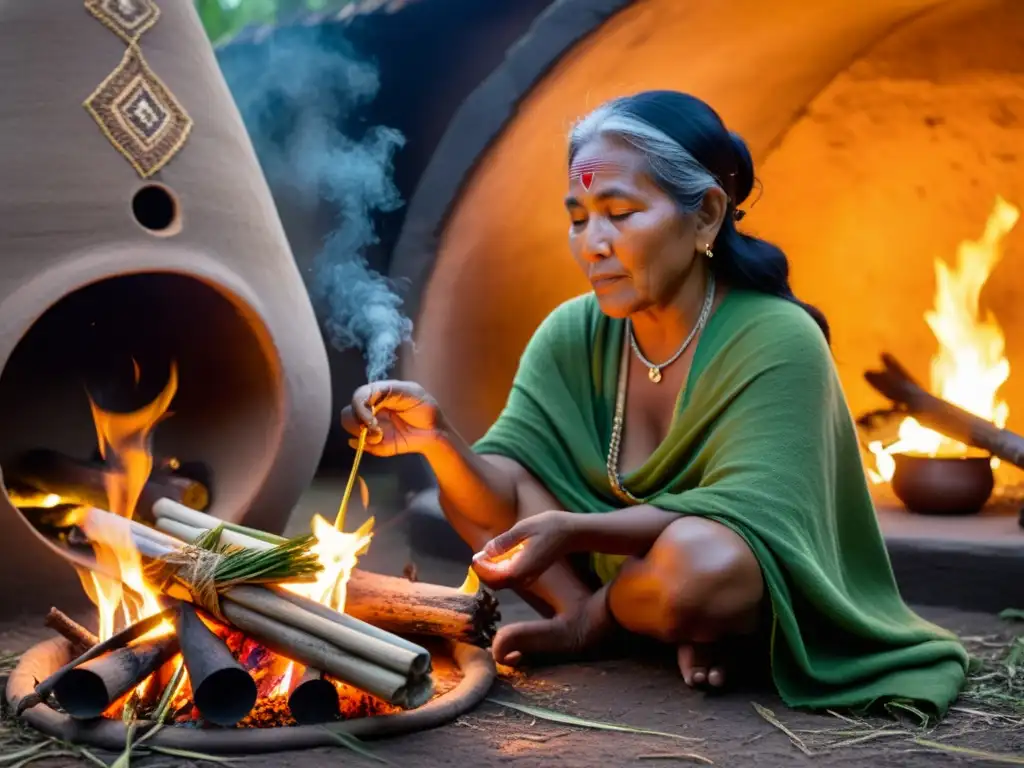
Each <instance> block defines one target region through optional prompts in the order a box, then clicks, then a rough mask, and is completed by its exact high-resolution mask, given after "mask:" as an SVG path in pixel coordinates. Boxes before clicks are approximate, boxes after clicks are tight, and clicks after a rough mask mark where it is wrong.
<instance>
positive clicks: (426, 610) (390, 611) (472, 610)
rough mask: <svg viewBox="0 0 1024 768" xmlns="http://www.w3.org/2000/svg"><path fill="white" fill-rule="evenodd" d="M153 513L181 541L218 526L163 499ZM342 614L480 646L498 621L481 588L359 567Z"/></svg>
mask: <svg viewBox="0 0 1024 768" xmlns="http://www.w3.org/2000/svg"><path fill="white" fill-rule="evenodd" d="M154 512H155V514H156V515H157V526H158V527H159V528H160V529H161V531H163V532H165V533H169V534H172V535H174V536H175V537H177V538H179V539H180V540H181V541H194V540H195V539H196V538H197V537H198V536H200V535H201V534H202V533H204V532H205V531H207V530H211V529H212V528H214V527H216V526H217V525H218V524H219V523H220V521H219V520H218V519H217V518H215V517H211V516H210V515H207V514H205V513H203V512H196V511H195V510H192V509H188V508H185V507H182V506H181V505H180V504H176V503H174V502H173V501H168V500H166V499H161V500H160V501H159V502H157V504H156V505H154ZM264 535H266V534H264ZM221 540H222V541H223V542H224V543H230V544H234V545H236V546H241V547H247V548H250V549H269V548H270V547H272V546H274V544H273V542H268V541H266V540H262V539H257V538H255V537H253V536H251V535H249V534H247V533H243V532H241V531H239V530H237V529H236V530H227V529H225V530H224V532H223V534H222V537H221ZM345 613H346V614H347V615H349V616H352V617H354V618H356V619H359V620H361V621H362V622H364V623H366V624H370V625H372V626H376V627H378V628H379V629H382V630H386V631H387V632H388V633H393V634H406V635H437V636H440V637H446V638H449V639H452V640H461V641H463V642H467V643H472V644H474V645H480V646H484V647H486V646H487V645H489V644H490V642H491V640H492V639H493V638H494V633H495V632H496V631H497V624H498V621H500V619H501V614H500V612H499V611H498V601H497V599H496V598H495V597H494V595H493V594H492V593H491V592H489V591H487V590H485V589H480V590H477V592H475V593H472V594H467V593H465V592H462V591H460V590H458V589H455V588H453V587H445V586H441V585H439V584H428V583H426V582H418V581H417V582H412V581H409V580H408V579H402V578H399V577H396V576H384V575H381V574H378V573H372V572H369V571H363V570H359V569H358V568H357V569H355V570H353V571H352V576H351V578H350V579H349V582H348V586H347V588H346V599H345Z"/></svg>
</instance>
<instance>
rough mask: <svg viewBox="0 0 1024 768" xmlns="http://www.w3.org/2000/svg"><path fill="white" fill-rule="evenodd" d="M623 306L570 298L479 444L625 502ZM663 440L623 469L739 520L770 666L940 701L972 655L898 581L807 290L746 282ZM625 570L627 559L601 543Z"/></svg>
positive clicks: (857, 693) (697, 360) (727, 308)
mask: <svg viewBox="0 0 1024 768" xmlns="http://www.w3.org/2000/svg"><path fill="white" fill-rule="evenodd" d="M624 331H625V323H624V322H623V321H621V320H612V319H609V318H607V317H606V316H605V315H603V314H602V313H601V311H600V310H599V308H598V305H597V302H596V300H595V298H594V297H593V296H592V295H590V294H588V295H585V296H581V297H578V298H575V299H572V300H570V301H568V302H566V303H565V304H563V305H561V306H560V307H558V308H557V309H556V310H555V311H554V312H553V313H552V314H551V315H549V316H548V318H547V319H546V320H545V321H544V322H543V323H542V324H541V326H540V328H538V330H537V332H536V333H535V334H534V336H533V338H532V339H531V340H530V342H529V344H528V345H527V348H526V350H525V352H524V353H523V356H522V359H521V361H520V365H519V370H518V373H517V374H516V378H515V382H514V384H513V387H512V391H511V393H510V395H509V399H508V403H507V405H506V407H505V409H504V410H503V411H502V413H501V415H500V417H499V418H498V420H497V422H496V423H495V424H494V425H493V426H492V427H491V429H490V430H489V431H488V432H487V434H486V435H485V436H484V437H483V438H482V439H481V440H480V441H479V442H478V443H477V444H476V445H475V446H474V449H475V450H476V451H477V452H478V453H481V454H497V455H502V456H506V457H508V458H511V459H514V460H515V461H517V462H518V463H519V464H521V465H522V466H523V467H525V468H526V469H527V470H529V471H530V472H531V473H532V474H533V475H534V477H536V478H537V479H538V480H539V481H540V482H541V483H542V484H543V485H544V486H545V487H546V488H547V489H548V490H549V491H550V492H551V493H552V494H553V495H554V496H555V498H557V499H558V501H559V503H560V504H561V505H562V506H563V508H564V509H566V510H569V511H572V512H586V513H600V512H605V511H608V510H611V509H616V508H618V507H620V506H621V502H619V501H617V499H616V497H615V495H614V494H613V493H612V490H611V487H610V484H609V481H608V476H607V471H606V466H605V460H606V458H607V450H608V445H609V439H610V437H611V429H612V412H613V409H614V404H615V393H616V387H617V379H618V372H619V362H620V360H621V351H622V344H623V342H624V338H623V336H624ZM678 403H679V407H678V411H677V412H676V413H675V415H674V418H673V421H672V425H671V428H670V430H669V433H668V436H667V437H666V438H665V441H664V442H663V443H662V444H661V445H659V446H658V448H657V449H656V450H655V451H654V453H653V454H651V456H650V457H649V458H648V460H647V461H646V462H645V463H644V464H643V465H642V466H641V467H640V468H639V469H637V470H636V471H635V472H633V473H631V474H628V475H626V476H625V477H624V478H623V480H624V485H625V487H626V488H628V489H629V490H630V491H631V492H632V493H633V494H634V495H636V496H638V497H641V498H644V499H645V501H646V502H647V503H649V504H652V505H654V506H656V507H659V508H661V509H665V510H668V511H671V512H678V513H679V514H680V515H700V516H702V517H705V518H708V519H711V520H715V521H716V522H718V523H721V524H722V525H725V526H727V527H728V528H730V529H732V530H733V531H735V532H736V533H737V534H739V535H740V536H741V537H743V539H744V540H745V541H746V542H747V544H748V545H749V546H750V548H751V550H752V551H753V553H754V554H755V556H756V557H757V559H758V561H759V562H760V565H761V569H762V572H763V574H764V580H765V584H766V586H767V589H768V592H769V594H770V596H771V604H772V626H771V628H770V629H771V665H772V677H773V679H774V682H775V685H776V687H777V688H778V691H779V693H780V695H781V696H782V698H783V700H784V701H785V702H786V703H787V704H788V705H790V706H793V707H808V708H814V709H824V708H851V709H861V708H867V707H869V706H872V705H877V704H884V703H886V702H890V701H901V702H908V703H913V704H914V705H915V706H917V707H918V708H920V709H922V710H923V711H925V712H927V713H928V714H930V715H932V716H934V717H941V716H942V715H944V714H945V712H946V711H947V709H948V708H949V706H950V705H951V704H952V703H953V701H954V700H955V699H956V697H957V695H958V694H959V692H960V689H961V688H962V686H963V684H964V679H965V673H966V670H967V662H968V655H967V653H966V651H965V650H964V648H963V646H962V645H961V644H960V643H959V642H958V641H957V639H956V638H955V637H954V636H953V635H952V634H950V633H949V632H947V631H945V630H943V629H941V628H939V627H937V626H935V625H934V624H931V623H929V622H927V621H925V620H923V619H922V618H920V617H918V616H917V615H916V614H914V613H913V612H912V611H911V610H910V609H909V608H908V607H907V605H906V604H905V603H904V602H903V600H902V598H901V597H900V594H899V591H898V589H897V586H896V582H895V579H894V577H893V572H892V568H891V566H890V563H889V559H888V554H887V552H886V549H885V544H884V541H883V539H882V535H881V532H880V530H879V527H878V522H877V519H876V517H875V511H874V507H873V505H872V501H871V496H870V493H869V490H868V486H867V482H866V480H865V477H864V470H863V467H862V464H861V456H860V452H859V449H858V443H857V438H856V433H855V427H854V424H853V420H852V419H851V416H850V413H849V408H848V406H847V405H846V401H845V398H844V396H843V392H842V389H841V385H840V382H839V379H838V376H837V373H836V370H835V367H834V365H833V362H832V358H831V355H830V352H829V349H828V346H827V344H826V343H825V340H824V338H823V336H822V333H821V331H820V330H819V329H818V327H817V326H816V325H815V324H814V322H813V320H812V319H811V318H810V316H809V315H808V314H807V313H806V312H805V311H804V310H803V309H801V308H800V307H798V306H797V305H795V304H793V303H791V302H788V301H785V300H782V299H778V298H775V297H771V296H765V295H761V294H756V293H751V292H744V291H732V292H731V293H729V294H728V295H727V296H726V297H725V298H724V300H723V301H722V302H721V304H720V305H719V307H718V309H717V310H716V312H715V313H714V314H713V315H712V317H711V319H710V320H709V322H708V324H707V327H706V328H705V329H704V332H703V334H702V336H701V338H700V340H699V342H698V345H697V349H696V350H695V354H694V358H693V364H692V367H691V370H690V373H689V376H688V378H687V383H686V386H685V389H684V391H683V393H682V397H680V398H679V399H678ZM592 560H593V564H594V569H595V571H596V573H597V574H598V576H600V577H601V578H602V579H603V580H605V581H608V580H610V579H613V578H614V577H615V575H616V574H617V572H618V568H619V567H620V566H621V563H622V561H623V558H621V557H614V556H607V555H601V554H600V553H595V554H594V555H593V557H592Z"/></svg>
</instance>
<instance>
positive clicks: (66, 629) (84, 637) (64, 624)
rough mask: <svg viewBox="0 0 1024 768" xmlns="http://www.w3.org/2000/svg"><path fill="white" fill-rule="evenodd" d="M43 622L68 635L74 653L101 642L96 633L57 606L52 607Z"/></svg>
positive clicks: (61, 633) (83, 651) (84, 650)
mask: <svg viewBox="0 0 1024 768" xmlns="http://www.w3.org/2000/svg"><path fill="white" fill-rule="evenodd" d="M43 623H44V624H45V625H46V626H48V627H49V628H50V629H52V630H54V631H55V632H57V633H58V634H60V635H62V636H64V637H66V638H67V639H68V640H69V641H70V642H71V649H72V652H74V653H79V654H82V653H85V652H86V651H87V650H89V649H90V648H92V647H93V646H94V645H97V644H99V642H100V639H99V638H98V637H96V635H94V634H93V633H92V632H90V631H89V630H88V629H86V628H85V627H83V626H82V625H81V624H79V623H78V622H77V621H75V620H74V619H72V618H71V617H70V616H68V615H67V614H66V613H64V612H63V611H59V610H57V609H56V608H50V612H49V613H48V614H46V619H45V620H44V621H43Z"/></svg>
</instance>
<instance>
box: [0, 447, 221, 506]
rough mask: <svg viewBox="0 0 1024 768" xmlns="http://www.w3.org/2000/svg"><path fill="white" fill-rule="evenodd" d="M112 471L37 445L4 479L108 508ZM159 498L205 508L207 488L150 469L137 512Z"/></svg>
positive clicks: (65, 500) (70, 501)
mask: <svg viewBox="0 0 1024 768" xmlns="http://www.w3.org/2000/svg"><path fill="white" fill-rule="evenodd" d="M5 469H6V468H5ZM112 472H113V471H112V470H111V469H110V468H109V467H107V466H105V465H104V464H100V463H97V462H92V461H81V460H79V459H75V458H72V457H70V456H66V455H65V454H63V453H58V452H57V451H51V450H45V449H38V450H33V451H29V452H28V453H26V454H24V455H22V456H21V457H20V458H19V459H18V460H17V461H16V462H14V464H13V466H12V467H11V468H10V470H8V471H6V480H7V483H8V484H9V485H12V486H15V487H25V486H27V487H30V488H34V489H36V490H38V491H42V492H44V493H47V494H54V495H56V496H59V497H60V498H61V499H62V500H63V501H64V502H65V503H67V504H77V505H81V506H89V507H99V508H101V509H110V504H109V501H108V499H107V480H108V478H109V476H110V475H111V474H112ZM162 498H169V499H173V500H174V501H176V502H178V503H181V504H185V505H187V506H189V507H192V508H198V509H205V508H206V507H207V506H208V505H209V503H210V492H209V490H208V489H207V488H206V486H204V485H203V484H202V483H200V482H198V481H196V480H192V479H189V478H186V477H179V476H176V475H170V474H167V473H165V472H153V473H152V474H151V475H150V478H149V480H148V481H147V482H146V485H145V487H144V488H143V490H142V494H141V496H140V497H139V501H138V504H137V510H136V513H138V512H143V513H146V514H149V513H150V511H151V510H152V507H153V504H154V503H155V502H156V501H157V500H159V499H162Z"/></svg>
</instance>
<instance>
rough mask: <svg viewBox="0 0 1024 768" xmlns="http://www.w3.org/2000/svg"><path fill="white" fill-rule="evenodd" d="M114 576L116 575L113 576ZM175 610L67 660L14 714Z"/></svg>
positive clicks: (140, 623) (126, 629)
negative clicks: (71, 674)
mask: <svg viewBox="0 0 1024 768" xmlns="http://www.w3.org/2000/svg"><path fill="white" fill-rule="evenodd" d="M108 575H109V574H108ZM114 578H117V577H116V576H114ZM176 610H177V607H171V608H167V609H165V610H164V611H162V612H160V613H158V614H156V615H154V616H149V617H147V618H145V619H142V620H141V621H137V622H135V623H134V624H132V625H131V626H129V627H125V628H124V629H122V630H121V631H120V632H118V633H117V634H116V635H114V636H113V637H110V638H108V639H106V640H104V641H103V642H102V643H99V644H98V645H94V646H93V647H92V648H90V649H89V650H88V651H86V652H85V653H83V654H82V655H81V656H79V657H78V658H76V659H73V660H72V661H69V662H68V663H67V664H65V665H64V666H63V667H61V668H60V669H58V670H57V671H56V672H54V673H53V674H52V675H50V676H49V677H48V678H46V679H45V680H43V681H42V682H41V683H39V684H38V685H37V686H36V690H35V693H34V694H33V695H31V696H26V697H24V698H23V699H21V701H19V702H18V709H17V711H16V712H15V714H16V715H20V714H21V713H22V712H24V711H25V710H26V709H29V708H30V707H34V706H36V704H39V703H40V702H43V701H45V700H46V697H47V696H49V695H50V694H51V693H53V691H54V689H55V688H56V686H57V685H58V684H60V682H61V680H63V678H64V676H65V675H67V674H68V673H69V672H70V671H71V670H73V669H75V668H77V667H78V666H79V665H81V664H84V663H86V662H87V661H91V660H92V659H95V658H98V657H99V656H100V655H101V654H104V653H106V652H108V651H111V650H115V649H118V648H123V647H124V646H125V645H126V644H128V643H130V642H132V641H134V640H137V639H138V638H140V637H143V636H144V635H146V634H148V633H149V632H152V631H153V630H154V629H156V628H157V627H158V626H160V624H162V623H163V622H164V621H167V620H168V619H171V618H173V614H174V612H175V611H176Z"/></svg>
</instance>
